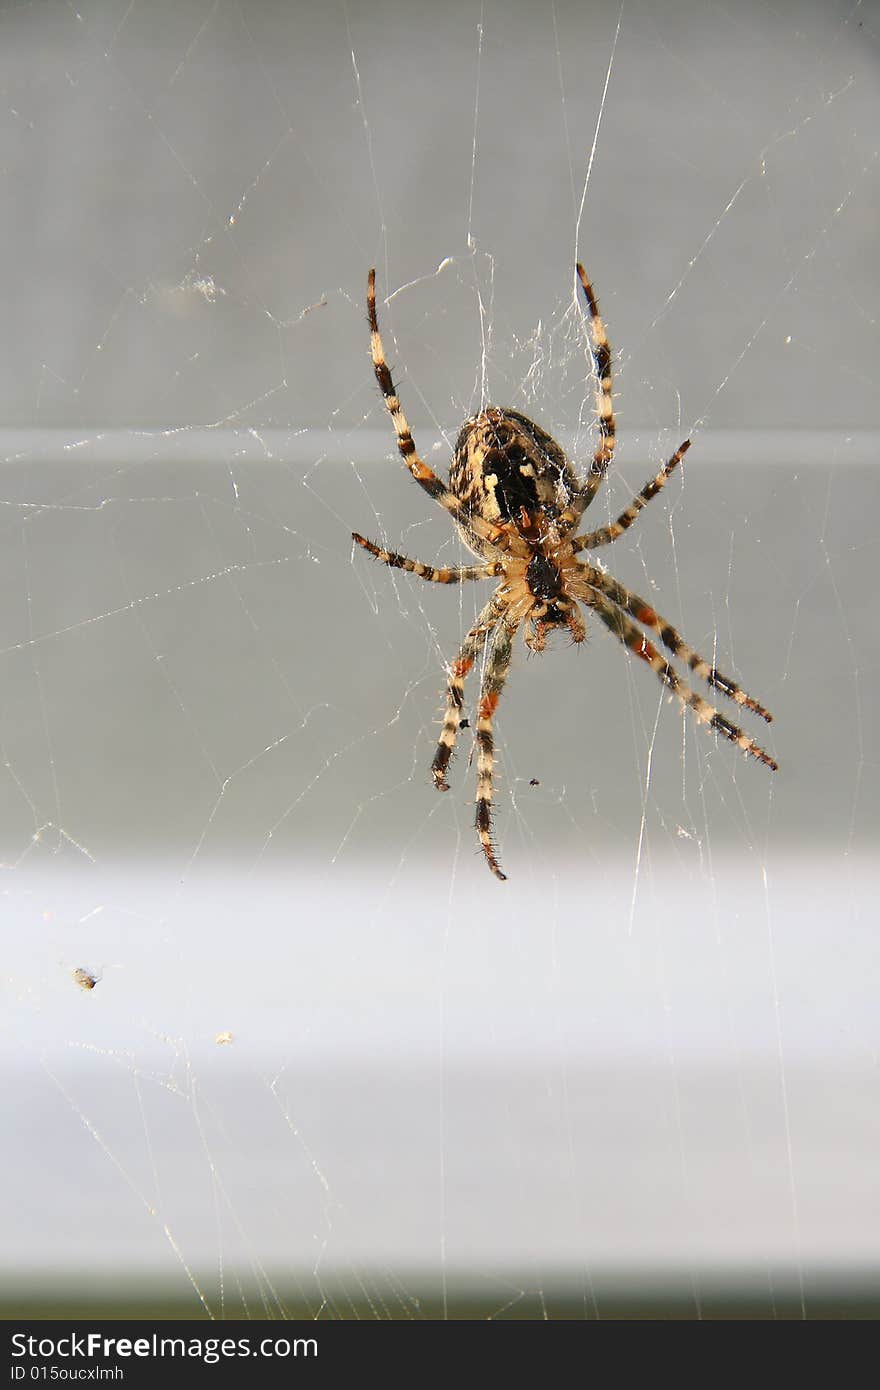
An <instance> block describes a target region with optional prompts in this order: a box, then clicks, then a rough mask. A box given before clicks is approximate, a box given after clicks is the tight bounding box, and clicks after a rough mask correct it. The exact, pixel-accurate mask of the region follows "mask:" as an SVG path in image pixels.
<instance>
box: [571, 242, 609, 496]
mask: <svg viewBox="0 0 880 1390" xmlns="http://www.w3.org/2000/svg"><path fill="white" fill-rule="evenodd" d="M577 273H578V278H579V280H580V282H581V288H582V289H583V292H584V298H585V299H586V301H587V307H588V309H589V311H590V322H589V325H588V332H589V339H590V353H591V355H592V358H593V370H594V371H595V373H596V413H597V415H598V417H599V443H598V446H597V448H596V451H595V453H594V454H593V461H592V463H591V464H590V473H589V477H588V478H587V481H586V482H585V483H584V485H583V487H582V488H581V490H580V492H579V493H578V495H577V497H576V498H575V499H574V503H573V506H572V508H571V513H572V519H573V521H574V522H577V520H578V518H579V517H581V516H582V515H583V513H584V512H585V511H586V509H587V507H589V505H590V503H591V502H592V500H593V498H594V497H595V496H596V493H597V492H598V491H599V488H600V487H601V485H602V479H603V478H604V477H605V474H606V473H607V472H608V468H609V465H610V463H611V460H612V458H613V457H614V443H615V435H616V426H615V423H614V404H613V401H612V396H611V348H610V346H609V344H608V335H607V333H606V332H605V325H604V323H603V322H602V316H601V314H600V313H599V305H598V302H597V300H596V295H595V293H594V291H593V286H592V285H591V284H590V282H589V280H588V279H587V274H586V271H585V270H584V268H583V266H582V265H581V264H580V262H578V266H577Z"/></svg>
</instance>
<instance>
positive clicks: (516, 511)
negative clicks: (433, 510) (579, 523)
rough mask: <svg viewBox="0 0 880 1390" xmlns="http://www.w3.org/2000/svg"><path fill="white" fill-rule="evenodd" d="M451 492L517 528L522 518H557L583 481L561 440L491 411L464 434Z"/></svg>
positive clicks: (509, 413)
mask: <svg viewBox="0 0 880 1390" xmlns="http://www.w3.org/2000/svg"><path fill="white" fill-rule="evenodd" d="M449 487H450V491H451V492H453V493H454V494H455V496H456V497H458V498H459V499H460V501H462V502H463V503H464V504H465V506H466V507H467V508H468V510H469V511H471V512H472V513H473V512H477V513H478V514H479V515H480V516H482V517H483V518H484V519H485V520H486V521H493V522H500V523H502V524H503V523H505V522H513V523H514V524H515V525H518V524H519V522H520V519H521V517H522V515H523V513H525V514H526V515H527V516H528V517H529V518H533V517H535V516H536V515H543V516H544V517H546V518H548V519H551V518H553V517H554V516H558V515H559V513H560V511H561V510H563V509H564V508H565V507H567V506H568V504H569V502H570V501H571V499H572V497H573V496H574V495H575V494H576V493H577V491H578V480H577V477H576V475H575V473H574V471H573V470H572V468H571V465H570V464H569V462H568V460H567V458H566V457H565V453H564V451H563V450H562V449H561V448H560V446H559V445H558V444H557V443H556V440H555V439H553V438H552V436H551V435H549V434H547V432H546V430H542V429H541V427H540V425H536V424H535V422H534V420H530V419H529V418H528V416H526V415H521V414H520V413H519V411H516V410H503V409H501V408H500V407H498V406H489V407H488V408H487V409H486V410H484V411H481V413H480V414H479V415H475V416H473V417H472V418H471V419H470V420H466V421H465V423H464V424H463V425H462V427H461V430H460V431H459V435H458V439H457V440H456V443H455V454H454V455H453V459H452V464H451V466H450V469H449Z"/></svg>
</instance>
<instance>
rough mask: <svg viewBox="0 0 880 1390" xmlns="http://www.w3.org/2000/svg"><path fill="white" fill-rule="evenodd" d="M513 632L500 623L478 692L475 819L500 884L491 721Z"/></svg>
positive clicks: (490, 864) (499, 692) (511, 644)
mask: <svg viewBox="0 0 880 1390" xmlns="http://www.w3.org/2000/svg"><path fill="white" fill-rule="evenodd" d="M515 631H516V628H515V627H513V628H511V627H510V626H509V625H508V624H507V623H506V622H504V621H503V620H502V622H501V624H500V625H499V627H498V628H497V629H496V633H495V638H494V640H493V642H492V645H491V647H490V649H489V659H488V662H487V665H486V673H485V676H484V677H483V685H482V688H481V690H480V704H479V708H478V716H477V815H476V822H475V823H476V827H477V834H478V835H479V837H480V844H481V846H482V848H483V853H484V855H485V856H486V863H487V864H488V865H489V868H490V869H491V870H492V872H493V874H494V875H495V877H496V878H500V879H501V880H502V882H503V881H504V880H505V879H506V878H507V874H505V873H502V872H501V866H500V864H499V863H498V860H497V858H496V856H495V850H494V847H493V845H492V785H493V781H492V773H493V770H494V767H495V744H494V740H493V738H492V719H493V717H494V714H495V710H496V708H497V705H498V701H499V699H500V698H501V691H502V690H503V688H504V682H505V680H506V679H507V673H508V671H509V670H510V657H511V652H512V649H513V635H514V632H515Z"/></svg>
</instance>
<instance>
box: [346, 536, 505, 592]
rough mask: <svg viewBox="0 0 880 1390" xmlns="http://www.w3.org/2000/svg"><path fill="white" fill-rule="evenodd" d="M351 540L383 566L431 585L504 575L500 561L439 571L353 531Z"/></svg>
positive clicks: (445, 568)
mask: <svg viewBox="0 0 880 1390" xmlns="http://www.w3.org/2000/svg"><path fill="white" fill-rule="evenodd" d="M351 538H352V540H353V541H357V543H358V545H360V546H362V547H363V548H364V550H368V551H369V552H370V554H371V555H375V557H376V559H377V560H381V561H382V563H383V565H390V566H391V568H392V569H396V570H408V571H409V573H410V574H417V575H418V576H419V579H426V580H428V582H429V583H431V584H460V583H461V582H462V581H463V580H465V579H493V578H495V577H496V576H497V575H499V574H501V573H503V566H502V565H501V563H500V562H498V561H495V562H490V563H489V564H486V565H461V566H453V567H449V566H443V568H441V569H437V568H435V566H434V565H423V564H422V562H421V560H410V559H409V558H408V557H407V556H406V555H398V554H397V553H396V552H395V551H393V550H383V548H382V547H381V546H379V545H374V544H373V542H372V541H367V540H364V538H363V536H359V535H358V533H357V531H352V533H351Z"/></svg>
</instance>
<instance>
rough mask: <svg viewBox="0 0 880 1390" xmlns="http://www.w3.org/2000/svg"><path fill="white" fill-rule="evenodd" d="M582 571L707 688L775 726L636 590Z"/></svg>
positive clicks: (590, 570)
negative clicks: (702, 681) (634, 591)
mask: <svg viewBox="0 0 880 1390" xmlns="http://www.w3.org/2000/svg"><path fill="white" fill-rule="evenodd" d="M581 568H582V569H583V571H584V574H585V577H586V580H587V583H588V584H589V585H590V586H591V587H592V588H593V589H598V590H599V591H600V593H603V594H604V595H605V596H606V598H610V599H611V601H612V603H615V604H617V606H618V607H619V608H622V609H624V611H625V612H627V613H629V614H630V615H631V617H633V618H635V619H636V620H637V621H638V622H640V623H641V624H642V625H643V626H644V627H647V628H650V630H651V631H652V632H656V633H657V635H658V636H659V638H660V641H661V642H662V643H663V645H664V647H665V648H666V650H667V651H669V652H672V655H673V656H677V657H678V659H679V660H680V661H683V662H685V664H686V665H687V666H689V667H690V669H691V670H692V671H693V672H694V675H696V676H699V677H700V679H701V680H704V681H705V682H706V684H707V685H711V686H714V688H715V689H716V690H720V691H721V693H722V695H726V696H727V697H728V699H730V700H733V701H734V702H735V703H736V704H738V705H742V707H743V708H744V709H750V710H752V711H753V712H754V713H755V714H759V715H760V716H761V718H762V719H766V721H767V723H768V724H770V723H772V722H773V715H772V714H771V713H770V712H769V710H766V709H765V708H764V706H763V705H759V704H758V702H757V700H753V699H752V697H751V695H747V694H746V692H745V691H744V690H741V689H740V687H739V686H738V685H737V683H736V681H733V680H731V679H730V677H729V676H724V675H722V674H721V672H720V671H719V670H717V669H716V668H715V667H714V666H710V665H709V663H708V661H706V659H705V658H704V657H702V656H700V654H699V652H695V651H694V650H693V648H692V647H689V646H688V644H687V642H685V640H684V638H683V637H682V636H681V634H680V633H679V632H677V631H676V629H675V628H674V627H673V626H672V624H671V623H668V622H667V621H666V619H665V618H662V617H661V616H660V614H659V613H655V612H654V609H653V608H652V607H651V605H650V604H649V603H646V602H645V600H644V599H643V598H639V596H638V594H634V593H633V591H632V589H627V588H626V587H625V586H624V585H623V584H620V583H618V581H617V580H616V579H612V577H611V575H610V574H603V573H602V571H601V570H597V569H594V568H593V566H592V565H587V564H584V563H583V562H582V563H581Z"/></svg>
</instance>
